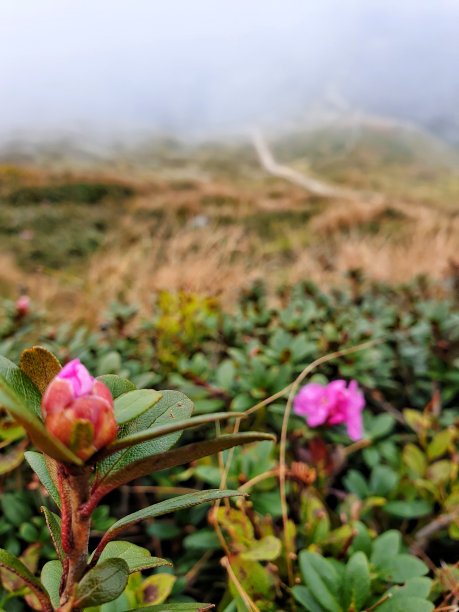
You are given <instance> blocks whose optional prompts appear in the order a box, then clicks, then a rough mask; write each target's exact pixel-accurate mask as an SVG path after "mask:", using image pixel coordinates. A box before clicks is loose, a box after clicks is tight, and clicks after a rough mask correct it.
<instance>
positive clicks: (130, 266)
mask: <svg viewBox="0 0 459 612" xmlns="http://www.w3.org/2000/svg"><path fill="white" fill-rule="evenodd" d="M193 168H194V166H193ZM1 170H2V169H1V168H0V188H1V187H2V185H3V187H4V188H6V187H8V185H9V184H13V183H14V184H15V185H16V184H27V185H29V184H33V185H37V184H40V185H43V184H47V182H53V181H54V180H56V176H58V175H56V173H50V172H47V171H41V170H39V169H34V168H30V167H28V168H27V169H26V170H24V171H21V170H20V169H19V170H18V171H15V169H14V167H9V166H8V167H6V166H5V167H3V171H1ZM128 170H129V169H128V168H127V167H124V168H123V167H121V166H120V169H119V172H117V174H116V176H115V177H113V176H112V175H110V172H108V171H107V170H105V169H104V171H103V172H100V173H99V174H97V172H96V171H95V170H94V172H85V173H84V177H86V178H88V177H90V178H92V179H95V178H96V179H97V178H101V177H102V178H103V179H104V180H107V181H112V180H114V181H115V182H119V181H123V180H124V179H125V180H126V181H127V182H128V183H129V184H130V185H132V186H133V187H134V188H135V189H136V192H137V195H136V196H135V197H134V198H131V199H130V200H127V201H126V202H123V203H121V204H119V206H118V205H116V208H113V206H112V207H111V208H110V207H108V208H107V213H106V214H107V219H110V223H109V226H110V227H109V231H108V232H107V236H106V240H105V244H104V246H103V247H102V248H100V249H99V250H97V251H95V252H94V253H93V254H92V255H90V256H89V257H87V258H86V259H84V260H83V261H82V262H81V264H80V265H75V266H73V267H72V268H69V267H67V268H64V269H62V270H55V271H52V270H50V269H43V268H40V267H39V266H37V267H36V269H34V270H29V271H25V270H24V269H21V268H20V267H19V266H18V264H17V261H16V259H15V257H14V255H13V254H12V253H11V250H8V248H7V246H6V245H5V242H3V243H2V244H1V245H0V288H1V289H2V293H3V294H4V295H9V296H11V297H14V296H15V295H17V294H18V293H19V291H20V290H21V288H22V287H24V286H25V287H27V290H28V292H29V294H30V296H31V297H32V300H33V301H34V302H35V303H37V304H39V305H40V306H44V307H45V309H46V310H47V311H49V312H52V313H54V314H56V315H57V316H58V317H59V318H70V319H74V320H75V319H78V320H86V321H91V322H94V321H99V320H101V318H102V316H103V312H104V311H105V309H106V307H107V306H108V304H109V303H110V302H111V301H113V300H123V301H125V302H133V303H136V304H139V305H140V308H141V310H142V311H143V312H149V311H150V309H151V302H152V294H153V293H154V292H155V291H157V290H160V289H164V288H167V289H171V290H175V289H185V290H189V291H192V292H198V293H205V294H211V295H215V296H218V297H219V298H220V299H221V301H222V302H223V303H224V304H227V305H228V304H231V303H233V302H234V300H235V298H236V297H237V295H238V293H239V292H240V290H241V289H242V288H245V287H247V286H249V285H250V284H251V283H252V282H253V280H255V279H257V278H263V279H265V280H266V281H267V282H268V284H270V285H271V286H273V287H274V286H277V285H278V284H280V283H292V282H295V281H298V280H301V279H305V278H308V279H311V280H314V281H316V282H318V283H320V284H322V285H324V284H327V285H335V284H337V283H340V282H342V280H343V278H344V277H345V275H346V272H348V271H349V270H351V269H361V270H362V271H363V272H364V273H365V274H366V275H367V276H368V277H369V278H371V279H375V280H383V281H389V282H405V281H409V280H410V279H412V278H413V277H415V276H417V275H419V274H427V275H430V276H432V277H433V278H436V279H444V278H445V276H446V275H447V274H448V264H449V262H450V261H451V260H456V259H457V254H458V253H459V218H456V217H455V216H454V211H451V209H449V210H448V209H445V208H444V207H443V206H442V198H441V196H438V198H439V199H438V206H434V205H432V204H431V203H429V205H426V204H422V203H419V201H417V200H411V202H410V200H408V201H405V203H401V200H398V199H395V198H392V197H388V196H384V195H382V196H381V197H379V198H374V197H373V198H367V199H365V198H363V197H362V199H361V200H358V199H356V200H355V201H354V200H351V201H349V200H348V201H342V200H339V199H331V200H327V201H324V200H320V199H317V198H313V197H311V196H309V195H308V194H306V193H305V191H304V190H303V189H301V188H300V187H298V186H295V185H290V184H288V183H287V182H285V181H282V180H280V179H274V178H272V177H268V176H265V177H262V176H260V174H259V173H254V174H253V176H252V177H251V178H247V176H244V177H243V179H241V178H239V179H236V178H235V179H234V180H229V179H228V178H227V177H226V178H225V176H222V175H218V176H213V177H210V176H209V173H208V172H207V174H206V172H204V171H203V170H199V169H198V170H199V171H198V170H196V169H194V170H193V172H191V173H190V172H188V171H187V168H182V169H180V168H178V169H175V170H174V173H173V174H172V175H171V176H168V174H167V172H155V171H152V170H151V169H147V170H145V171H143V172H142V171H141V169H139V167H136V168H135V169H134V171H133V172H132V173H130V172H128ZM351 170H352V168H351V169H350V171H351ZM112 172H113V170H112ZM65 176H67V177H68V176H70V177H71V178H75V177H76V176H78V175H77V174H76V173H75V172H74V171H71V172H67V173H66V174H65ZM81 176H83V174H82V175H81ZM81 176H80V178H81ZM58 178H59V176H58ZM128 178H129V181H128ZM2 180H3V183H2ZM5 185H6V187H5ZM0 192H1V189H0ZM103 214H104V213H103ZM113 214H116V216H117V223H116V225H115V224H113V223H112V221H111V217H110V215H113ZM21 215H22V212H21ZM198 221H199V222H198Z"/></svg>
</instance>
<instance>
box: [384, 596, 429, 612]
mask: <svg viewBox="0 0 459 612" xmlns="http://www.w3.org/2000/svg"><path fill="white" fill-rule="evenodd" d="M434 609H435V606H434V604H433V603H432V602H431V601H427V600H426V599H422V598H421V597H413V595H400V596H397V595H394V596H393V597H391V598H390V599H388V600H387V601H385V602H384V603H382V604H381V605H380V606H378V607H377V608H376V610H378V612H433V610H434Z"/></svg>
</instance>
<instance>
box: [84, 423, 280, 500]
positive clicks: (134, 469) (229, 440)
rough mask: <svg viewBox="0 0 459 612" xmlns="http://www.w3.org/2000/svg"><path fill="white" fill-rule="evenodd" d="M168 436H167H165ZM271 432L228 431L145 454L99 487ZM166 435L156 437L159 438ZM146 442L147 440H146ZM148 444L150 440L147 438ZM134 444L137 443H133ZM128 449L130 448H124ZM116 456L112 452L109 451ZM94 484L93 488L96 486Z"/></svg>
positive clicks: (266, 437)
mask: <svg viewBox="0 0 459 612" xmlns="http://www.w3.org/2000/svg"><path fill="white" fill-rule="evenodd" d="M167 437H169V436H167ZM273 438H274V437H273V436H272V435H270V434H265V433H258V432H247V433H241V434H231V435H225V436H220V437H219V438H216V439H215V440H204V441H203V442H194V443H193V444H188V445H187V446H182V447H181V448H176V449H174V450H171V451H168V452H164V453H157V454H155V455H153V456H147V457H146V458H143V459H139V460H138V461H134V462H132V463H130V464H128V465H126V466H125V467H123V468H122V469H120V470H118V471H116V472H114V473H112V474H111V475H110V476H109V477H108V478H105V480H104V483H103V489H105V490H106V491H107V492H108V491H111V490H112V489H114V488H115V487H118V486H120V485H122V484H125V483H126V482H129V481H130V480H133V479H134V478H141V477H142V476H146V475H148V474H152V473H153V472H159V471H161V470H165V469H167V468H171V467H175V466H176V465H183V464H184V463H190V462H191V461H195V460H196V459H201V457H207V456H208V455H213V454H214V453H219V452H221V451H224V450H227V449H228V448H232V447H233V446H240V445H242V444H249V443H251V442H260V441H262V440H273ZM162 439H163V440H164V439H166V438H160V439H159V441H161V440H162ZM147 444H148V443H147ZM150 444H152V443H151V442H150ZM135 448H137V447H135ZM128 452H130V451H128ZM113 456H115V457H116V455H113ZM98 486H99V485H96V489H95V490H96V491H97V487H98Z"/></svg>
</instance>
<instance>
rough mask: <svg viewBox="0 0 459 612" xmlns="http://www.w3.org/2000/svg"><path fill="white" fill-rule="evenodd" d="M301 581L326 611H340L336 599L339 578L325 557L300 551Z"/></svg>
mask: <svg viewBox="0 0 459 612" xmlns="http://www.w3.org/2000/svg"><path fill="white" fill-rule="evenodd" d="M299 560H300V570H301V575H302V576H303V581H304V583H305V584H306V586H307V587H308V588H309V590H310V592H311V594H312V595H313V597H314V599H316V600H317V601H318V603H319V604H320V605H321V606H322V607H323V608H324V609H325V610H327V611H328V612H341V606H340V605H339V603H338V600H337V594H338V589H339V579H338V574H337V573H336V570H335V568H334V567H333V565H332V564H331V563H329V562H328V561H327V560H326V559H324V558H323V557H321V556H320V555H318V554H317V553H312V552H309V551H307V550H303V551H302V552H301V553H300V557H299Z"/></svg>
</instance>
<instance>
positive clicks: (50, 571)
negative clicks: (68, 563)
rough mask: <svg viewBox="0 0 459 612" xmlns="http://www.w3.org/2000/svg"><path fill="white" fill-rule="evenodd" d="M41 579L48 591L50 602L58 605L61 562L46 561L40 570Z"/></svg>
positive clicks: (55, 605)
mask: <svg viewBox="0 0 459 612" xmlns="http://www.w3.org/2000/svg"><path fill="white" fill-rule="evenodd" d="M40 577H41V581H42V583H43V586H44V587H45V589H46V590H47V591H48V595H49V598H50V599H51V603H52V604H53V606H54V607H55V608H57V607H59V587H60V584H61V579H62V564H61V562H60V561H48V563H45V565H44V566H43V569H42V570H41V576H40Z"/></svg>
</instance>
